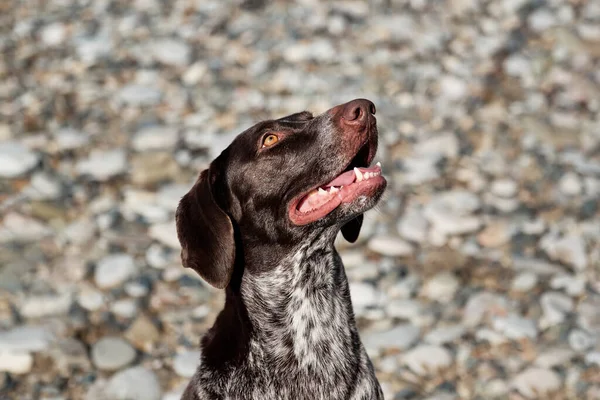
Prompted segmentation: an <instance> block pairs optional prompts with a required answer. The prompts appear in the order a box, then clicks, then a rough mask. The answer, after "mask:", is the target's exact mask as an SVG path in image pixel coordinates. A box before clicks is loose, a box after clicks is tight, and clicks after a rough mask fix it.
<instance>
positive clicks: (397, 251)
mask: <svg viewBox="0 0 600 400" xmlns="http://www.w3.org/2000/svg"><path fill="white" fill-rule="evenodd" d="M367 246H368V248H369V250H371V251H373V252H375V253H377V254H381V255H383V256H386V257H405V256H410V255H411V254H412V253H413V248H412V246H411V245H410V244H409V243H407V242H405V241H404V240H402V239H401V238H399V237H396V236H390V235H378V236H375V237H373V238H371V239H370V240H369V242H368V244H367Z"/></svg>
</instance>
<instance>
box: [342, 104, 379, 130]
mask: <svg viewBox="0 0 600 400" xmlns="http://www.w3.org/2000/svg"><path fill="white" fill-rule="evenodd" d="M373 114H375V104H373V103H372V102H371V101H369V100H367V99H356V100H352V101H350V102H348V103H346V104H345V105H344V110H343V111H342V121H343V122H344V123H346V124H348V125H363V124H365V123H366V121H367V119H368V118H369V117H370V116H371V115H373Z"/></svg>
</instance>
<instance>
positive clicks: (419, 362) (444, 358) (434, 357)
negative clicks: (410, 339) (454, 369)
mask: <svg viewBox="0 0 600 400" xmlns="http://www.w3.org/2000/svg"><path fill="white" fill-rule="evenodd" d="M402 361H403V362H404V363H405V364H406V366H407V367H408V368H410V370H411V371H413V372H414V373H416V374H417V375H433V374H437V373H438V371H439V370H440V369H443V368H448V367H449V366H450V365H451V364H452V355H451V354H450V352H449V351H448V350H446V349H445V348H444V347H440V346H434V345H425V344H423V345H420V346H418V347H415V348H414V349H412V350H409V351H408V352H407V353H406V354H405V355H404V356H403V357H402Z"/></svg>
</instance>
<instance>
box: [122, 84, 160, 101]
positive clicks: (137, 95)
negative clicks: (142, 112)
mask: <svg viewBox="0 0 600 400" xmlns="http://www.w3.org/2000/svg"><path fill="white" fill-rule="evenodd" d="M161 99H162V93H161V91H160V90H158V89H156V88H153V87H148V86H143V85H135V84H132V85H127V86H125V87H123V88H122V89H121V90H120V91H119V93H118V94H117V100H119V101H120V102H123V103H125V104H128V105H131V106H153V105H156V104H158V103H160V101H161Z"/></svg>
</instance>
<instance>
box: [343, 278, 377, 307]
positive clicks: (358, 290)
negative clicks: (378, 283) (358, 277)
mask: <svg viewBox="0 0 600 400" xmlns="http://www.w3.org/2000/svg"><path fill="white" fill-rule="evenodd" d="M350 296H351V297H352V305H353V306H354V308H355V309H362V308H365V307H372V306H376V305H378V304H379V302H380V300H381V297H380V294H379V292H378V291H377V290H376V289H375V287H374V286H373V285H370V284H368V283H362V282H351V283H350Z"/></svg>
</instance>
